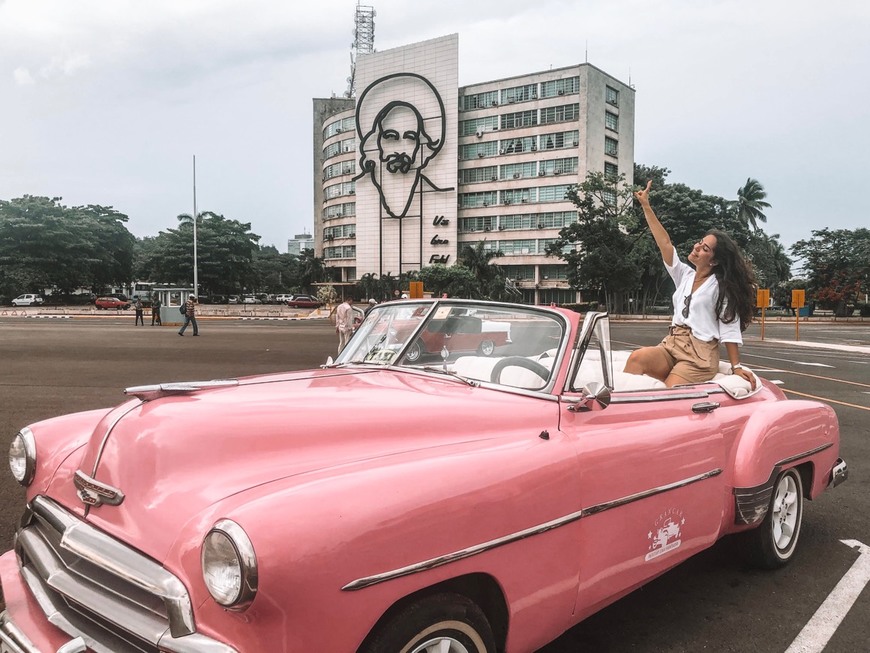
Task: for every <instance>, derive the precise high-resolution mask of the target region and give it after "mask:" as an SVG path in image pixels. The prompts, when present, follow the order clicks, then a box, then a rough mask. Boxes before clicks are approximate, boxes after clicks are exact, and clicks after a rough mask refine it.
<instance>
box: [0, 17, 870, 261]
mask: <svg viewBox="0 0 870 653" xmlns="http://www.w3.org/2000/svg"><path fill="white" fill-rule="evenodd" d="M370 4H372V5H373V6H374V7H375V10H376V12H377V16H376V18H375V47H376V49H378V50H385V49H388V48H393V47H397V46H401V45H406V44H409V43H414V42H417V41H421V40H425V39H430V38H435V37H438V36H443V35H445V34H452V33H458V34H459V53H460V67H459V79H460V84H462V85H465V84H471V83H476V82H483V81H488V80H493V79H499V78H502V77H507V76H512V75H517V74H523V73H532V72H538V71H542V70H547V69H549V68H550V67H554V68H556V67H562V66H569V65H573V64H577V63H582V62H584V61H588V62H589V63H591V64H593V65H595V66H597V67H598V68H601V69H602V70H604V71H605V72H607V73H609V74H611V75H613V76H614V77H616V78H618V79H620V80H622V81H624V82H630V83H631V84H632V85H634V86H635V88H636V90H637V115H636V136H635V138H636V141H635V156H636V160H637V162H638V163H643V164H647V165H657V166H662V167H666V168H669V169H670V170H671V175H670V177H669V181H671V182H682V183H685V184H688V185H689V186H691V187H693V188H698V189H700V190H702V191H703V192H705V193H707V194H711V195H720V196H722V197H725V198H728V199H733V198H735V197H736V194H737V189H738V188H739V187H740V186H742V185H743V184H744V183H745V182H746V179H747V177H754V178H756V179H758V180H759V181H760V182H761V183H762V184H763V185H764V187H765V189H766V190H767V192H768V201H769V202H770V203H771V204H772V208H771V209H769V210H768V211H767V216H768V222H767V225H766V226H765V230H766V231H767V233H769V234H780V235H781V239H782V242H783V243H784V244H785V245H786V247H788V246H790V245H791V244H793V243H794V242H796V241H797V240H800V239H802V238H808V237H810V235H811V233H810V232H811V230H812V229H820V228H822V227H825V226H827V227H831V228H846V229H854V228H857V227H862V226H863V227H866V226H868V224H870V220H868V208H867V197H868V192H867V191H866V186H867V179H866V167H867V166H866V165H862V164H864V163H865V162H866V153H867V152H868V150H870V136H868V133H870V132H868V126H870V85H868V83H867V80H868V70H867V68H868V65H870V36H868V35H870V3H868V2H866V1H865V0H851V1H844V0H826V2H824V3H822V2H818V1H817V0H812V1H810V0H761V1H759V0H730V1H718V0H658V1H657V0H644V1H635V0H536V1H535V2H529V1H528V0H523V1H518V0H492V1H490V0H474V2H469V1H468V0H461V1H460V0H439V1H438V2H432V1H429V0H373V2H371V3H370ZM355 8H356V2H355V0H318V1H316V2H311V3H308V2H302V3H297V2H288V1H286V0H271V1H265V0H0V199H5V200H9V199H12V198H15V197H21V196H22V195H25V194H29V195H44V196H49V197H55V196H60V197H62V198H63V203H64V204H65V205H68V206H77V205H83V204H102V205H111V206H114V207H115V209H117V210H118V211H121V212H122V213H126V214H127V215H129V216H130V220H129V222H128V223H127V226H128V228H129V229H130V231H131V232H132V233H133V234H135V235H136V236H139V237H144V236H154V235H156V234H157V233H158V232H159V231H161V230H163V229H166V228H169V227H174V226H175V225H176V224H177V220H176V216H177V215H178V214H179V213H189V212H190V211H192V209H193V199H192V157H193V156H194V155H195V156H196V169H197V174H196V181H197V209H198V210H200V211H214V212H216V213H220V214H223V215H224V216H225V217H227V218H231V219H236V220H240V221H242V222H250V223H251V225H252V226H251V228H252V231H253V232H254V233H256V234H259V235H260V236H262V240H261V244H265V245H270V244H271V245H275V246H276V247H278V249H279V251H287V239H288V238H291V237H292V236H293V235H294V234H297V233H302V232H305V231H307V232H309V233H311V231H312V229H313V218H312V201H313V200H312V197H313V193H312V184H313V182H312V152H311V147H312V145H311V143H312V137H311V133H312V98H315V97H329V96H330V95H332V94H333V93H334V94H336V95H342V94H343V93H344V91H345V90H346V88H347V77H348V74H349V72H350V52H351V43H352V41H353V19H354V12H355ZM587 53H588V55H587Z"/></svg>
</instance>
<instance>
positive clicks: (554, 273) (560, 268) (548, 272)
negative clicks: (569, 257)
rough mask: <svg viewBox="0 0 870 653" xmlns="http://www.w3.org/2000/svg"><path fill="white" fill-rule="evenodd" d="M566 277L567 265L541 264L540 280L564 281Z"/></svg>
mask: <svg viewBox="0 0 870 653" xmlns="http://www.w3.org/2000/svg"><path fill="white" fill-rule="evenodd" d="M567 279H568V266H567V265H542V266H541V280H542V281H566V280H567Z"/></svg>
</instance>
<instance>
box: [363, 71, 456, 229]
mask: <svg viewBox="0 0 870 653" xmlns="http://www.w3.org/2000/svg"><path fill="white" fill-rule="evenodd" d="M403 75H404V76H410V77H416V78H417V79H420V80H422V81H424V82H425V83H426V84H427V85H428V88H429V90H430V92H431V93H432V94H433V95H434V96H435V97H436V98H437V100H438V105H439V107H441V111H440V114H439V115H438V116H437V123H438V124H437V125H436V131H440V132H441V134H442V135H443V133H444V111H443V104H442V103H441V98H440V97H439V96H438V95H437V93H436V92H435V89H434V88H432V87H431V84H429V83H428V82H427V81H426V80H425V79H423V78H422V77H419V76H418V75H413V74H412V73H404V74H403ZM392 77H394V76H390V77H387V78H384V79H383V80H379V81H378V82H375V84H372V86H370V87H369V88H368V89H366V91H365V92H364V93H363V97H361V98H360V101H359V103H358V108H360V107H362V104H363V100H364V98H365V95H366V94H367V93H368V92H369V90H371V89H372V88H374V87H376V86H377V85H378V84H380V83H381V82H383V81H386V80H388V79H391V78H392ZM357 129H358V130H359V131H360V134H361V130H360V123H359V113H358V114H357ZM443 144H444V141H443V138H434V137H433V136H432V135H431V134H430V133H429V130H427V128H426V120H425V119H424V118H423V116H422V114H421V113H420V111H419V109H417V107H416V106H414V105H413V104H411V103H410V102H406V101H404V100H393V101H390V102H388V103H387V104H385V105H384V106H383V107H382V108H381V109H380V111H378V113H377V115H376V116H375V117H374V119H373V120H372V126H371V129H370V130H369V131H368V132H367V133H366V134H365V135H362V134H361V139H360V153H361V154H360V170H361V172H360V174H359V175H358V176H357V177H356V179H359V178H361V177H363V176H364V175H370V176H371V179H372V183H373V184H374V185H375V187H376V188H377V189H378V194H379V195H380V200H381V206H382V207H383V208H384V210H385V211H386V213H387V214H388V215H389V216H391V217H393V218H403V217H405V216H406V215H407V214H408V210H409V209H410V207H411V203H412V202H413V200H414V196H415V193H416V192H417V191H418V190H421V191H422V190H423V189H422V187H421V183H420V182H421V181H423V182H425V183H426V184H427V185H428V186H430V187H431V188H432V189H434V190H438V191H441V190H451V189H442V188H438V187H437V186H435V185H434V184H433V183H432V182H431V181H430V180H429V179H428V178H427V177H426V175H424V174H423V170H424V168H425V167H426V166H427V165H428V164H429V161H431V160H432V159H433V158H434V157H435V156H436V155H437V154H438V152H439V151H440V150H441V147H442V145H443ZM356 179H355V180H356Z"/></svg>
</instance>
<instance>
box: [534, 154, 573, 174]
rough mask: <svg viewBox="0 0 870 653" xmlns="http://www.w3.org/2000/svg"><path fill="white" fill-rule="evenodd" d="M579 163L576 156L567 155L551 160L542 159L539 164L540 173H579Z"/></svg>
mask: <svg viewBox="0 0 870 653" xmlns="http://www.w3.org/2000/svg"><path fill="white" fill-rule="evenodd" d="M578 165H579V163H578V160H577V157H576V156H570V157H566V158H564V159H550V160H549V161H541V162H540V164H539V165H538V173H539V175H540V176H541V177H544V176H546V175H570V174H576V173H577V166H578Z"/></svg>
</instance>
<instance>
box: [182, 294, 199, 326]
mask: <svg viewBox="0 0 870 653" xmlns="http://www.w3.org/2000/svg"><path fill="white" fill-rule="evenodd" d="M198 308H199V302H197V300H196V297H195V296H194V295H191V296H190V298H189V299H188V300H187V301H186V302H185V303H184V324H183V325H182V326H181V328H180V329H179V330H178V335H180V336H183V335H184V330H185V329H186V328H187V325H188V324H192V325H193V335H195V336H198V335H199V325H198V324H197V323H196V311H197V309H198Z"/></svg>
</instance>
